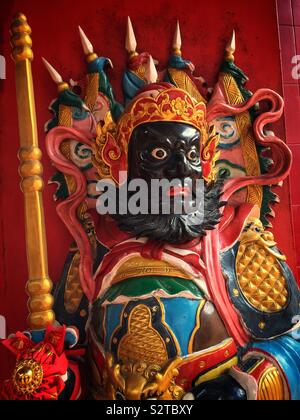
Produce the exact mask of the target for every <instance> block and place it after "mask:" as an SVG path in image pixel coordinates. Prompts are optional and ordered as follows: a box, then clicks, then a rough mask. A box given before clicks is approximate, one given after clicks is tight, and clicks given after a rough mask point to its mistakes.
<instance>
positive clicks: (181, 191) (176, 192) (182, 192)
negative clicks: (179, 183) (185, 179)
mask: <svg viewBox="0 0 300 420" xmlns="http://www.w3.org/2000/svg"><path fill="white" fill-rule="evenodd" d="M190 193H191V189H190V188H189V187H170V189H169V190H168V191H167V193H166V194H167V196H168V197H175V196H183V197H187V196H188V195H189V194H190Z"/></svg>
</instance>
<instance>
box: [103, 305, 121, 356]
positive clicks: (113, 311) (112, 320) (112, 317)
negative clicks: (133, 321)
mask: <svg viewBox="0 0 300 420" xmlns="http://www.w3.org/2000/svg"><path fill="white" fill-rule="evenodd" d="M122 310H123V305H108V306H107V307H106V311H105V343H104V346H105V350H106V351H110V345H109V344H110V339H111V337H112V335H113V332H114V331H115V329H116V328H117V327H118V326H119V325H120V323H121V314H122Z"/></svg>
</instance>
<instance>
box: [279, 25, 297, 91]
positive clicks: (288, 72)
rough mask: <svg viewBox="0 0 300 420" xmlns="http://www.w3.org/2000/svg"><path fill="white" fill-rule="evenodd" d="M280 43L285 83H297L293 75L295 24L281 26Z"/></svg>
mask: <svg viewBox="0 0 300 420" xmlns="http://www.w3.org/2000/svg"><path fill="white" fill-rule="evenodd" d="M279 31H280V45H281V59H282V72H283V82H284V83H297V81H295V80H294V79H293V77H292V69H293V65H292V58H293V57H294V56H295V55H296V41H295V33H294V28H293V26H280V28H279Z"/></svg>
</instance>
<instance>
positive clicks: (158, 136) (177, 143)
mask: <svg viewBox="0 0 300 420" xmlns="http://www.w3.org/2000/svg"><path fill="white" fill-rule="evenodd" d="M128 162H129V173H128V175H129V179H133V178H142V179H145V180H146V181H148V182H149V181H150V180H151V179H168V180H170V181H171V180H172V179H174V178H179V179H184V178H192V179H196V178H198V179H199V178H201V175H202V169H201V161H200V133H199V131H198V130H196V129H195V128H193V127H192V126H189V125H187V124H179V123H167V122H161V123H151V124H143V125H141V126H139V127H137V128H136V129H135V130H134V132H133V134H132V137H131V140H130V148H129V160H128Z"/></svg>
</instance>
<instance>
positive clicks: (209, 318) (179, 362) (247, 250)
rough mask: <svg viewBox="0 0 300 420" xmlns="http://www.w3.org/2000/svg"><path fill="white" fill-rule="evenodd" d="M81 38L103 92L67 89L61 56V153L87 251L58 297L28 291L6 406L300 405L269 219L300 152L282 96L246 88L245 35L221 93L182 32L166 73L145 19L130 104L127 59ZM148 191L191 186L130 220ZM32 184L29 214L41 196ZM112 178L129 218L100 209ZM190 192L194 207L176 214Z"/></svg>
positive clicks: (67, 199)
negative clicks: (291, 140)
mask: <svg viewBox="0 0 300 420" xmlns="http://www.w3.org/2000/svg"><path fill="white" fill-rule="evenodd" d="M20 28H21V29H20ZM22 31H23V32H25V33H26V34H27V36H29V35H30V28H29V27H28V24H27V22H26V19H25V17H24V16H23V15H18V16H17V17H16V19H15V21H14V23H13V25H12V36H13V40H12V43H13V45H14V47H15V49H14V52H13V54H14V58H15V61H16V65H17V68H18V69H19V71H21V70H22V68H21V66H22V65H23V64H22V63H23V62H24V60H25V61H26V60H27V61H30V60H31V59H32V57H31V55H30V51H29V50H30V45H29V44H28V43H27V44H26V43H25V44H26V45H25V47H24V45H23V50H20V43H18V42H17V41H18V40H20V32H22ZM80 36H81V41H82V45H83V49H84V53H85V55H86V60H87V66H88V76H87V81H79V82H73V81H72V84H67V83H65V82H64V81H63V79H62V77H61V76H60V75H59V73H58V72H57V71H56V70H55V69H54V68H53V67H52V66H51V65H50V64H49V63H48V62H47V61H46V60H45V65H46V67H47V69H48V70H49V72H50V75H51V77H52V78H53V80H54V81H55V82H56V83H57V85H58V92H59V94H58V97H57V99H56V100H55V101H53V102H52V104H51V109H52V111H53V118H52V119H51V121H49V122H48V123H47V125H46V130H47V137H46V144H47V150H48V155H49V157H50V159H51V161H52V162H53V164H54V165H55V167H56V168H57V173H56V174H55V175H54V176H53V179H52V181H53V182H56V183H57V184H58V189H57V192H56V197H55V198H56V200H57V201H58V205H57V211H58V214H59V216H60V217H61V219H62V221H63V222H64V224H65V226H66V227H67V228H68V230H69V231H70V233H71V234H72V236H73V238H74V242H73V243H72V244H71V247H70V253H69V255H68V256H67V260H66V264H65V267H64V270H63V275H62V277H61V280H60V282H59V283H58V284H57V285H56V286H55V288H54V290H53V296H54V299H53V298H52V297H51V295H50V294H49V283H47V281H46V283H45V281H44V283H43V282H40V283H37V282H36V280H35V279H32V278H31V280H30V281H29V283H28V285H29V286H28V287H27V290H28V292H29V295H30V297H31V300H30V301H29V308H30V310H31V314H30V316H29V325H30V328H29V330H28V331H26V332H23V333H21V332H19V333H17V334H16V335H14V336H11V337H10V338H9V339H7V340H5V341H4V342H3V344H4V345H5V346H6V347H8V348H9V349H10V350H11V351H13V352H14V353H15V354H16V357H17V362H16V368H15V371H14V372H13V374H12V376H11V378H10V379H9V380H8V381H6V382H5V384H4V386H3V389H2V398H5V399H70V400H75V399H96V400H101V399H102V400H103V399H110V400H140V399H142V400H146V399H158V400H182V399H183V400H247V399H249V400H298V399H300V386H299V383H300V341H299V334H298V328H299V325H298V322H299V318H298V314H299V304H300V294H299V290H298V287H297V285H296V282H295V278H294V276H293V274H292V272H291V270H290V269H289V267H288V265H287V263H286V258H285V256H284V255H283V254H282V253H281V252H280V250H279V249H278V248H277V246H276V242H275V240H274V236H273V234H272V233H271V231H270V227H271V225H270V222H269V217H270V216H273V217H274V215H275V213H274V211H273V209H272V207H273V205H274V203H275V202H278V201H279V198H278V197H277V195H276V194H274V193H273V192H272V186H274V185H277V184H279V183H280V182H282V181H283V180H284V179H285V178H286V177H287V176H288V175H289V171H290V167H291V153H290V151H289V149H288V147H287V146H286V145H285V143H284V142H283V141H281V140H280V139H279V138H278V137H276V135H275V134H274V133H273V132H271V131H268V130H267V128H266V127H267V125H268V126H269V124H271V123H273V122H275V121H277V120H279V118H280V117H281V115H282V112H283V100H282V98H281V97H280V96H279V95H278V94H276V93H275V92H273V91H271V90H268V89H261V90H259V91H258V92H256V93H255V94H252V93H251V92H249V91H248V90H247V89H246V86H245V84H246V82H247V77H246V76H245V74H244V73H243V72H242V71H241V70H240V69H239V68H238V67H237V66H236V65H235V62H234V55H233V54H234V52H235V49H236V46H235V34H233V37H232V40H231V41H230V42H229V44H228V46H227V47H226V53H225V59H224V62H223V64H222V67H221V70H220V74H219V78H218V82H217V84H216V86H215V87H214V88H213V89H211V88H209V87H208V86H207V84H206V83H205V80H204V79H203V78H201V77H196V76H195V75H194V69H195V67H194V65H193V63H192V62H191V61H189V60H186V59H184V58H183V56H182V52H181V36H180V30H179V25H178V24H177V27H176V32H175V37H174V42H173V49H172V54H171V57H170V59H169V63H168V66H167V68H166V69H165V70H164V71H161V72H159V73H158V72H157V70H156V64H157V63H155V62H154V60H153V59H152V57H151V55H150V54H148V53H138V52H137V43H136V40H135V37H134V33H133V28H132V24H131V22H130V19H129V20H128V30H127V39H126V49H127V50H128V54H129V60H128V67H127V70H126V72H125V74H124V76H123V92H124V104H121V103H119V102H118V101H117V100H116V98H115V95H114V93H113V89H112V87H111V85H110V82H109V79H108V76H107V73H106V72H107V68H108V67H109V66H111V61H110V60H109V59H108V58H104V57H98V56H97V54H96V53H95V52H94V49H93V46H92V44H91V43H90V41H89V40H88V39H87V37H86V35H85V34H84V32H83V30H82V29H81V28H80ZM18 66H19V67H18ZM17 88H18V85H17ZM264 102H268V103H269V107H268V110H267V111H266V109H267V108H263V107H261V103H264ZM27 147H28V145H27ZM30 147H31V146H30ZM35 147H36V145H35ZM25 149H26V147H25ZM25 149H24V150H25ZM22 150H23V149H22ZM26 150H29V149H26ZM30 150H31V152H30V153H31V154H30V153H29V152H28V153H29V154H28V153H27V154H26V153H25V152H23V153H21V162H24V161H26V159H27V160H28V159H29V158H28V156H29V157H31V159H32V155H33V151H32V150H36V149H32V147H31V149H30ZM35 156H36V157H35V159H36V161H38V160H39V156H38V154H35ZM22 159H23V161H22ZM22 167H23V166H22ZM21 174H22V176H23V177H24V178H25V181H26V179H27V178H26V177H28V176H29V175H30V176H32V173H31V172H30V173H29V172H28V173H27V172H26V170H25V169H24V170H23V172H22V171H21ZM136 180H139V181H141V180H142V181H143V185H146V186H147V187H149V189H151V186H152V183H153V181H154V180H156V181H163V180H167V181H168V182H172V181H173V180H177V181H178V180H179V181H181V183H179V184H178V185H175V186H172V187H170V188H169V189H168V190H167V191H166V194H165V196H163V194H161V195H159V198H158V199H157V201H156V203H155V204H156V210H157V211H156V212H153V211H152V205H153V200H152V199H151V197H150V200H144V199H145V198H148V196H146V197H145V196H144V197H143V199H142V200H141V199H140V198H139V199H135V203H136V205H137V206H140V208H141V207H142V206H143V208H144V209H145V210H146V211H144V212H135V213H133V212H131V213H130V212H128V211H124V208H123V207H124V206H125V207H126V208H127V204H129V202H130V200H131V202H133V201H134V192H133V191H127V196H125V198H124V196H122V197H123V198H122V197H121V199H120V200H118V199H119V198H120V196H121V195H122V191H123V190H122V189H123V187H124V185H128V183H130V182H132V181H133V182H134V181H136ZM25 181H23V184H24V186H23V187H24V194H25V203H26V202H27V201H26V200H33V199H34V198H32V197H31V198H30V197H29V196H26V193H27V194H30V191H32V190H31V189H30V188H33V187H32V185H33V184H30V185H31V187H30V188H29V187H28V189H26V188H27V183H26V182H27V181H26V182H25ZM28 182H29V181H28ZM99 182H100V183H103V182H104V183H106V186H107V189H109V185H111V186H112V187H113V191H115V201H116V202H117V206H116V209H115V212H112V213H109V212H108V213H107V214H99V211H97V210H96V209H98V208H99V206H100V205H101V203H102V204H103V196H104V194H106V192H107V191H106V190H105V191H102V190H101V188H100V187H99ZM23 184H22V185H23ZM25 184H26V185H25ZM200 187H201V188H202V195H201V199H200V202H198V201H197V200H196V196H197V195H198V190H200ZM39 191H40V190H39ZM166 196H167V197H168V199H170V203H171V206H170V211H169V212H168V213H167V214H165V213H164V212H162V202H163V201H164V198H166ZM187 196H189V197H190V201H191V202H192V204H193V205H194V206H193V208H192V210H191V211H184V212H182V213H177V212H175V211H174V203H175V201H176V202H177V203H178V201H179V202H182V201H183V200H184V199H185V198H186V197H187ZM135 197H136V196H135ZM139 197H141V196H139ZM101 200H102V201H101ZM195 203H197V204H196V205H195ZM28 223H31V220H29V221H28ZM27 231H28V229H27ZM28 235H29V236H30V231H29V232H28ZM30 251H31V248H30V246H29V250H28V252H29V254H30ZM39 284H42V286H40V289H39V286H38V285H39ZM44 284H46V286H45V289H43V290H44V291H39V290H42V287H44V286H43V285H44ZM47 288H48V289H47ZM52 299H53V300H54V303H53V311H52V310H51V308H52ZM39 302H40V304H38V303H39ZM53 313H54V314H55V322H54V319H53V316H52V315H53Z"/></svg>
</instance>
